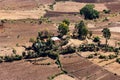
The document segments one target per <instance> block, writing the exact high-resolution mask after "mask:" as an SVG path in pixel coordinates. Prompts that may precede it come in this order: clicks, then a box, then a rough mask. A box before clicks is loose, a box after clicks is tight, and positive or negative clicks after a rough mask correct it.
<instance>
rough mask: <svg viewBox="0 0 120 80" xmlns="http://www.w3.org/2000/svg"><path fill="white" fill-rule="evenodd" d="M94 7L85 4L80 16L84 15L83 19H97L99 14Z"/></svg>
mask: <svg viewBox="0 0 120 80" xmlns="http://www.w3.org/2000/svg"><path fill="white" fill-rule="evenodd" d="M94 7H95V6H94V5H92V4H87V5H85V6H84V7H83V8H82V9H81V10H80V14H81V15H84V18H85V19H96V18H99V12H98V11H97V10H95V9H94Z"/></svg>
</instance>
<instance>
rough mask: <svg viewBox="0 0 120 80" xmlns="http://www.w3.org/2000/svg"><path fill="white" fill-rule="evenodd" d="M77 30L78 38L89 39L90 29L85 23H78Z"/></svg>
mask: <svg viewBox="0 0 120 80" xmlns="http://www.w3.org/2000/svg"><path fill="white" fill-rule="evenodd" d="M75 29H76V32H77V34H78V38H80V39H85V38H86V37H87V34H88V29H87V27H86V25H85V23H84V21H80V23H78V24H77V25H76V26H75Z"/></svg>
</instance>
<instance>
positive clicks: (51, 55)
mask: <svg viewBox="0 0 120 80" xmlns="http://www.w3.org/2000/svg"><path fill="white" fill-rule="evenodd" d="M48 56H49V57H50V58H52V59H57V58H58V54H57V53H55V52H52V53H49V54H48Z"/></svg>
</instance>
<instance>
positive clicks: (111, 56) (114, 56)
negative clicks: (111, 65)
mask: <svg viewBox="0 0 120 80" xmlns="http://www.w3.org/2000/svg"><path fill="white" fill-rule="evenodd" d="M116 57H117V55H112V54H110V55H109V56H108V58H109V59H114V58H116Z"/></svg>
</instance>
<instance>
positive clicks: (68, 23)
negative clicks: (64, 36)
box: [62, 19, 70, 26]
mask: <svg viewBox="0 0 120 80" xmlns="http://www.w3.org/2000/svg"><path fill="white" fill-rule="evenodd" d="M62 22H63V23H65V24H67V25H68V26H69V25H70V21H69V20H68V19H64V20H63V21H62Z"/></svg>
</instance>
